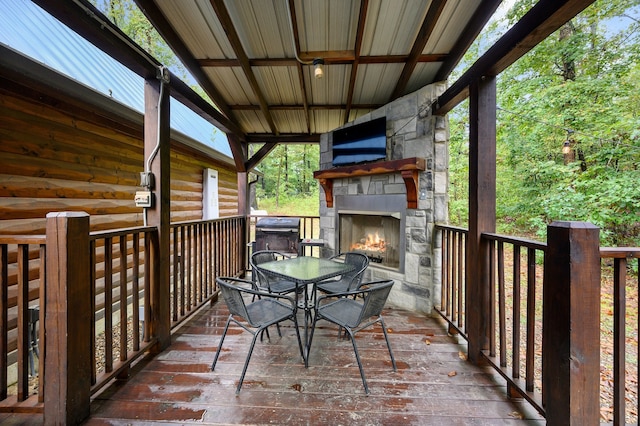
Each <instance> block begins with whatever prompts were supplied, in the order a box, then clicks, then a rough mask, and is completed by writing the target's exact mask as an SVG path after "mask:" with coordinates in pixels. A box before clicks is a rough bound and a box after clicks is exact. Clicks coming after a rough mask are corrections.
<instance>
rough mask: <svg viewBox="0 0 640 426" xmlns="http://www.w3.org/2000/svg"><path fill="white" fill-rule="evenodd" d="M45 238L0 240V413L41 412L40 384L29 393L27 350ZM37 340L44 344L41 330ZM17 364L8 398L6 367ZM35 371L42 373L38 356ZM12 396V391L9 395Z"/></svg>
mask: <svg viewBox="0 0 640 426" xmlns="http://www.w3.org/2000/svg"><path fill="white" fill-rule="evenodd" d="M45 253H46V247H45V238H44V236H37V235H36V236H3V237H0V410H6V409H8V408H10V410H13V411H27V412H28V411H32V412H42V402H43V396H42V395H43V392H42V389H43V388H42V383H39V384H38V392H37V395H35V396H33V395H30V392H29V351H30V349H31V341H30V333H29V324H30V322H29V318H30V309H34V308H35V309H38V310H39V312H40V315H42V313H43V312H44V309H43V308H44V307H43V306H40V300H43V298H42V293H41V292H42V291H43V289H44V285H43V283H44V280H45V262H44V259H45ZM38 339H39V341H40V342H44V328H43V327H39V332H38ZM11 364H15V365H16V374H17V383H16V391H15V394H14V395H9V383H8V380H9V374H8V372H9V368H10V366H11ZM37 371H38V372H39V373H42V372H44V363H43V362H42V358H41V357H38V364H37ZM12 393H13V392H12Z"/></svg>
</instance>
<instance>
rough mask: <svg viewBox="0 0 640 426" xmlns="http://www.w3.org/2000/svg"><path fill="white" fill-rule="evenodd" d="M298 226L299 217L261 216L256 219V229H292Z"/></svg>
mask: <svg viewBox="0 0 640 426" xmlns="http://www.w3.org/2000/svg"><path fill="white" fill-rule="evenodd" d="M299 228H300V218H299V217H263V218H260V219H258V220H257V221H256V230H261V231H294V232H298V229H299Z"/></svg>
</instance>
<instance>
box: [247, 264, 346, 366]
mask: <svg viewBox="0 0 640 426" xmlns="http://www.w3.org/2000/svg"><path fill="white" fill-rule="evenodd" d="M256 267H257V268H260V269H262V270H264V271H266V272H267V273H269V274H273V275H274V276H276V277H278V278H282V279H285V280H291V281H295V283H296V285H297V286H298V288H302V289H304V300H303V301H302V303H300V301H299V300H298V299H297V298H298V294H299V293H300V292H298V291H296V300H297V301H298V303H297V305H298V307H299V308H302V309H304V340H305V354H304V364H305V367H306V366H308V357H309V323H310V321H311V319H312V318H311V311H312V310H313V308H314V300H313V299H314V297H309V291H308V287H309V284H314V288H313V290H312V292H311V295H312V296H313V295H314V294H315V283H317V282H319V281H322V280H326V279H328V278H333V277H337V276H339V275H342V274H345V273H347V272H350V271H352V270H353V266H352V265H347V264H344V263H341V262H336V261H334V260H329V259H321V258H318V257H307V256H301V257H293V258H290V259H284V260H275V261H271V262H265V263H261V264H260V265H256Z"/></svg>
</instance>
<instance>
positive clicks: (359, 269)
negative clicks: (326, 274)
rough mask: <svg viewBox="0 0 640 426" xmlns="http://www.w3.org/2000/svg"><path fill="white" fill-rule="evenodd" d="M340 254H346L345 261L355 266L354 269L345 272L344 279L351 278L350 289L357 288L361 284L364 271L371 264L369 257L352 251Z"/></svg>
mask: <svg viewBox="0 0 640 426" xmlns="http://www.w3.org/2000/svg"><path fill="white" fill-rule="evenodd" d="M340 256H344V263H346V264H348V265H351V266H353V271H351V272H348V273H346V274H344V275H343V276H342V279H346V280H351V283H350V284H349V287H348V290H355V289H356V288H358V286H359V285H360V282H361V281H362V276H363V275H364V271H365V270H366V269H367V267H368V266H369V258H368V257H367V256H366V255H364V254H362V253H357V252H352V251H348V252H346V253H341V254H340Z"/></svg>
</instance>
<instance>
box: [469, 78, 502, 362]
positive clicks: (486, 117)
mask: <svg viewBox="0 0 640 426" xmlns="http://www.w3.org/2000/svg"><path fill="white" fill-rule="evenodd" d="M495 229H496V79H495V77H486V78H484V79H482V80H480V81H477V82H475V83H473V84H472V85H471V86H470V88H469V237H468V239H467V264H466V268H465V270H466V275H467V276H466V282H467V286H468V287H467V292H466V295H465V296H466V301H465V304H466V309H467V319H466V325H467V335H468V337H469V360H470V361H471V362H473V363H476V364H477V363H478V362H480V359H481V358H480V355H481V351H482V350H483V349H487V348H488V344H489V328H488V321H489V313H490V306H489V301H490V299H489V295H490V290H491V289H490V279H489V278H490V276H489V250H488V245H487V244H486V243H483V242H482V238H481V235H482V233H483V232H495Z"/></svg>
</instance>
